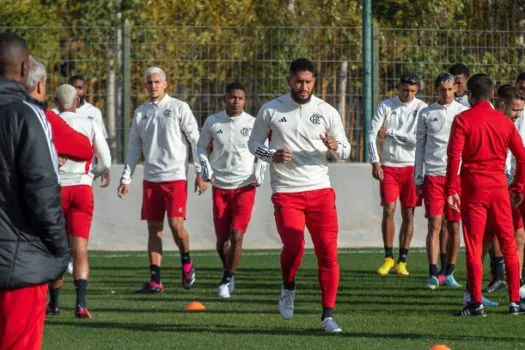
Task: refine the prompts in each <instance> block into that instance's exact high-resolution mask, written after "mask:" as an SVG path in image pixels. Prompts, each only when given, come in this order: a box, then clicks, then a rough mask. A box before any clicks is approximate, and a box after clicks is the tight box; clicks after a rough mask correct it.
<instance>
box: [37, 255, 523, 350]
mask: <svg viewBox="0 0 525 350" xmlns="http://www.w3.org/2000/svg"><path fill="white" fill-rule="evenodd" d="M339 257H340V264H341V283H340V288H339V297H338V304H337V308H336V311H335V318H336V320H337V321H338V322H339V324H340V326H341V327H342V328H343V333H342V334H341V335H335V336H334V335H328V334H324V333H322V332H321V331H320V330H319V325H320V291H319V287H318V282H317V263H316V259H315V255H313V252H312V251H307V252H306V253H305V256H304V260H303V264H302V267H301V269H300V270H299V273H298V275H297V277H296V284H297V296H296V302H295V307H296V311H295V315H294V318H293V320H291V321H284V320H282V319H281V317H280V316H279V312H278V311H277V299H278V296H279V293H280V283H281V282H280V269H279V252H277V251H247V252H245V254H244V256H243V259H242V262H241V268H240V269H239V271H238V272H237V274H236V287H237V289H236V291H235V292H234V294H233V295H232V298H231V300H220V299H218V297H217V292H216V287H217V284H218V282H219V281H220V277H221V274H222V272H221V269H220V263H219V259H218V257H217V256H216V254H215V253H214V252H194V253H193V259H194V261H195V263H196V269H197V282H196V284H195V286H194V288H193V289H191V290H184V289H182V287H181V283H180V272H179V271H180V270H179V266H180V260H179V258H178V255H177V254H175V253H173V252H170V253H167V254H166V255H165V260H164V268H163V270H162V279H163V282H164V284H165V286H166V292H165V293H164V294H162V295H137V294H133V291H134V290H136V289H137V288H139V287H141V286H142V284H143V283H144V282H147V281H148V278H149V271H148V267H147V266H148V261H147V256H146V254H145V253H113V252H91V256H90V263H91V278H90V281H89V289H88V307H89V309H90V311H91V313H92V315H93V316H94V317H93V319H91V320H86V319H83V320H78V319H75V318H74V315H73V310H74V309H73V306H74V299H75V296H74V288H73V283H72V280H71V277H70V276H69V277H66V282H65V284H64V287H63V289H62V294H61V308H62V315H60V316H55V317H48V319H47V320H46V326H45V333H44V349H53V350H55V349H78V350H80V349H234V348H235V349H429V348H430V347H431V346H432V345H434V344H446V345H448V346H449V347H451V348H452V349H489V348H491V349H523V347H524V346H525V316H510V315H507V314H506V312H507V297H506V292H505V291H504V292H498V293H497V294H496V295H494V296H491V297H492V298H494V299H496V300H498V301H499V302H500V303H501V304H502V306H500V307H496V308H490V309H488V313H489V314H488V316H487V317H485V318H458V317H453V316H452V313H453V311H455V310H457V309H458V308H460V307H461V303H462V298H463V291H462V290H453V289H450V288H448V287H443V286H442V287H440V288H439V289H437V290H435V291H431V290H429V289H427V288H426V279H427V269H428V268H427V263H426V254H425V253H424V252H423V251H422V250H419V251H415V250H413V251H411V252H410V254H409V260H408V268H409V271H410V272H411V276H410V277H408V278H402V277H398V276H396V275H395V274H393V273H392V274H391V275H390V276H388V277H386V278H380V277H378V276H376V274H375V270H376V268H377V267H378V266H379V265H380V263H381V262H382V260H383V255H382V252H381V250H379V249H369V250H366V249H365V250H342V251H341V252H340V256H339ZM464 271H465V269H464V258H463V253H461V256H460V259H459V262H458V271H457V273H456V276H457V279H458V281H460V282H462V283H463V282H464V277H465V273H464ZM193 300H198V301H201V302H203V303H204V304H205V305H206V307H207V311H204V312H193V313H190V312H187V311H184V306H185V305H186V304H187V303H188V302H190V301H193Z"/></svg>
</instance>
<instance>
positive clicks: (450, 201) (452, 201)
mask: <svg viewBox="0 0 525 350" xmlns="http://www.w3.org/2000/svg"><path fill="white" fill-rule="evenodd" d="M447 205H448V206H449V208H450V209H452V210H455V211H458V212H459V208H460V206H461V200H460V199H459V195H458V194H457V193H454V194H453V195H452V196H448V197H447Z"/></svg>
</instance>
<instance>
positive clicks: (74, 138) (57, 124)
mask: <svg viewBox="0 0 525 350" xmlns="http://www.w3.org/2000/svg"><path fill="white" fill-rule="evenodd" d="M46 117H47V120H48V121H49V124H50V125H51V130H52V131H53V143H54V144H55V148H56V151H57V153H58V154H60V155H63V156H66V157H68V158H72V159H75V160H81V161H88V160H91V159H92V158H93V147H92V146H91V142H89V139H88V138H87V137H86V136H85V135H84V134H81V133H79V132H78V131H76V130H75V129H73V128H72V127H70V126H69V125H68V123H66V121H65V120H64V119H62V118H61V117H60V116H58V115H56V114H55V113H54V112H52V111H49V110H48V111H46Z"/></svg>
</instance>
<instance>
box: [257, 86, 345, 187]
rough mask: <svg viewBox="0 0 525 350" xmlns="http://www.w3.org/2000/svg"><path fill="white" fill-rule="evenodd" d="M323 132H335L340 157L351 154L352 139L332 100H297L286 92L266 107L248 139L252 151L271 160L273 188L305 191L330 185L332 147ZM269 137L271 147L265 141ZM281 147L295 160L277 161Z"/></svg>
mask: <svg viewBox="0 0 525 350" xmlns="http://www.w3.org/2000/svg"><path fill="white" fill-rule="evenodd" d="M321 135H323V136H324V135H331V136H332V137H334V138H335V139H336V141H337V144H338V147H337V151H335V152H331V151H330V152H331V153H332V154H334V155H335V156H337V158H339V159H347V158H348V157H350V143H349V142H348V140H347V138H346V135H345V130H344V128H343V123H342V122H341V116H340V115H339V113H338V112H337V110H336V109H335V108H333V107H332V106H330V105H329V104H328V103H326V102H324V101H323V100H321V99H319V98H317V97H316V96H313V95H312V97H311V99H310V101H309V102H307V103H305V104H298V103H296V102H295V101H294V100H293V99H292V98H291V96H290V94H286V95H283V96H280V97H278V98H276V99H274V100H272V101H270V102H268V103H266V104H264V105H263V106H262V108H261V109H260V111H259V113H258V114H257V118H256V120H255V124H254V126H253V131H252V134H251V136H250V140H249V141H248V146H249V148H250V152H252V153H253V154H254V155H255V156H256V157H257V158H259V159H261V160H263V161H265V162H268V163H270V175H271V185H272V191H273V192H274V193H276V192H304V191H312V190H317V189H323V188H329V187H330V178H329V177H328V161H327V159H326V153H327V152H328V148H327V147H326V146H325V145H324V143H323V141H322V140H321ZM266 139H269V141H270V142H269V147H268V146H266V145H265V144H264V143H265V141H266ZM278 149H288V150H290V151H292V160H291V161H289V162H287V163H279V164H277V163H274V162H273V161H272V156H273V154H274V153H275V152H276V151H277V150H278Z"/></svg>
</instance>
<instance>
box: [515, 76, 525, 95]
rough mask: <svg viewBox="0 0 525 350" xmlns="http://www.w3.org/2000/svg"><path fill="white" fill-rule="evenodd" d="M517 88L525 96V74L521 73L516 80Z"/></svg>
mask: <svg viewBox="0 0 525 350" xmlns="http://www.w3.org/2000/svg"><path fill="white" fill-rule="evenodd" d="M516 87H517V88H518V90H520V91H521V93H522V94H525V72H523V73H520V74H519V75H518V77H517V78H516Z"/></svg>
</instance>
